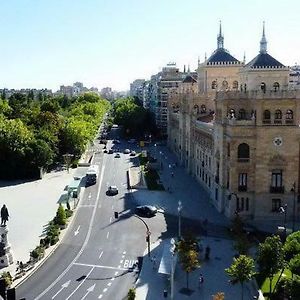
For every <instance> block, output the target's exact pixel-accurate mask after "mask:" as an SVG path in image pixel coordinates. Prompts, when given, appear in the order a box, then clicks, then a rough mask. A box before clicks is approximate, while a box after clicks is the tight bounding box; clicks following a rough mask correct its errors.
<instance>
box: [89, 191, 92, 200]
mask: <svg viewBox="0 0 300 300" xmlns="http://www.w3.org/2000/svg"><path fill="white" fill-rule="evenodd" d="M88 198H89V200H90V199H91V198H92V193H91V192H90V193H89V196H88Z"/></svg>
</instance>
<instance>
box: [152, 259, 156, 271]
mask: <svg viewBox="0 0 300 300" xmlns="http://www.w3.org/2000/svg"><path fill="white" fill-rule="evenodd" d="M152 268H153V270H154V269H155V268H156V256H155V255H154V256H153V257H152Z"/></svg>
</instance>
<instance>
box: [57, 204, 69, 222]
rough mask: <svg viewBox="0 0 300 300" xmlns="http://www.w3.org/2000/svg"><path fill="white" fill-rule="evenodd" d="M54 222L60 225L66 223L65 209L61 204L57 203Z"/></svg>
mask: <svg viewBox="0 0 300 300" xmlns="http://www.w3.org/2000/svg"><path fill="white" fill-rule="evenodd" d="M55 222H56V224H57V225H62V226H64V225H66V222H67V216H66V211H65V209H64V208H63V206H62V205H61V204H59V207H58V209H57V212H56V217H55Z"/></svg>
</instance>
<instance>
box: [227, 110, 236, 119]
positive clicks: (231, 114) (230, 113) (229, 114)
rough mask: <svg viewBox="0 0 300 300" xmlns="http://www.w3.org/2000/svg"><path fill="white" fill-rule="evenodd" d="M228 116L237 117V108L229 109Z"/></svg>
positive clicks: (230, 117)
mask: <svg viewBox="0 0 300 300" xmlns="http://www.w3.org/2000/svg"><path fill="white" fill-rule="evenodd" d="M228 117H229V119H235V110H234V109H230V110H229V112H228Z"/></svg>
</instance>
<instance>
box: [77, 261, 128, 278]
mask: <svg viewBox="0 0 300 300" xmlns="http://www.w3.org/2000/svg"><path fill="white" fill-rule="evenodd" d="M73 265H75V266H84V267H93V268H102V269H110V270H121V271H127V270H128V268H127V269H126V268H121V267H110V266H103V265H92V264H83V263H74V264H73ZM118 274H119V272H115V276H116V275H118Z"/></svg>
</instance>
